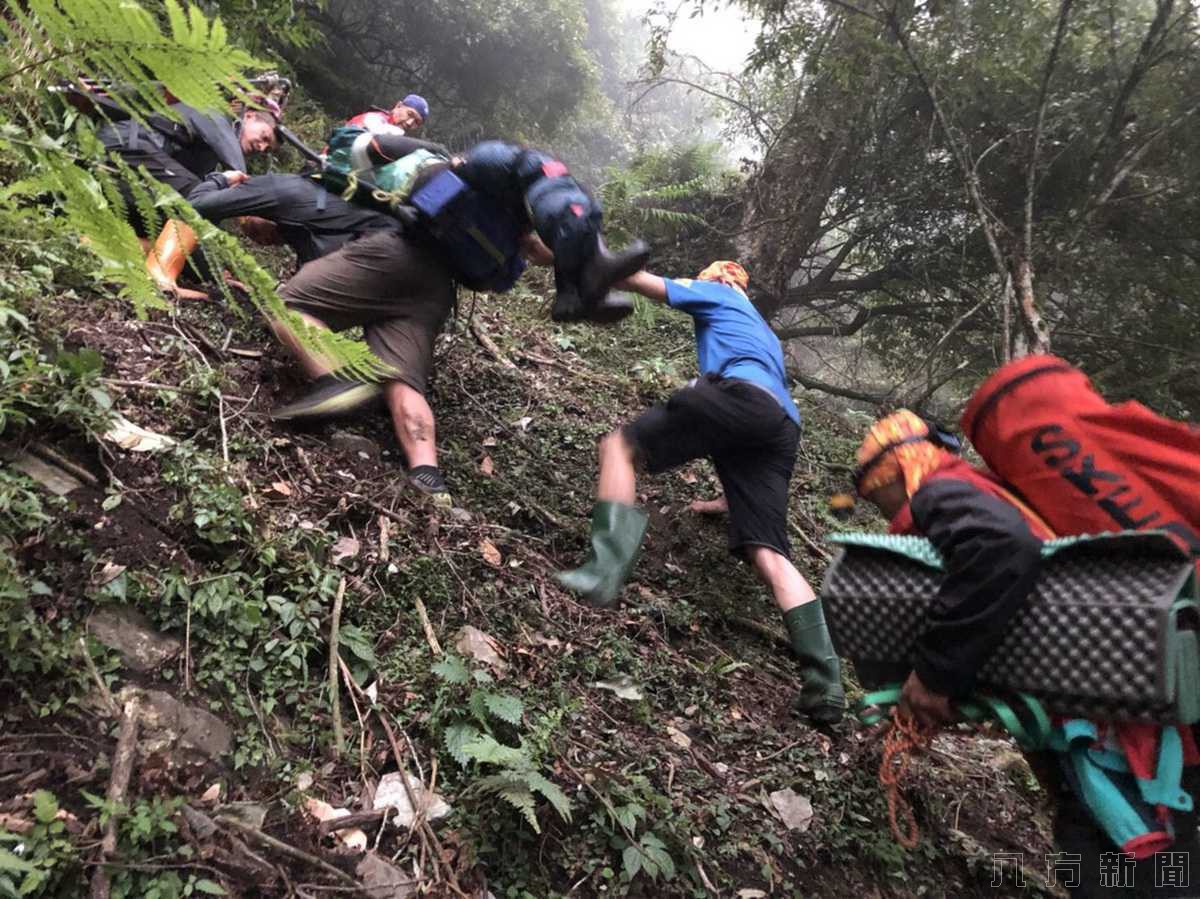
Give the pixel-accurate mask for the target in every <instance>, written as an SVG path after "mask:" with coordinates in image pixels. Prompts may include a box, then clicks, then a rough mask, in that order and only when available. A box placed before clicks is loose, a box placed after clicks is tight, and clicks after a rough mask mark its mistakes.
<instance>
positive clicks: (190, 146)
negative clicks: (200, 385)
mask: <svg viewBox="0 0 1200 899" xmlns="http://www.w3.org/2000/svg"><path fill="white" fill-rule="evenodd" d="M262 102H263V104H264V106H265V108H263V109H247V110H246V111H245V112H243V113H242V115H241V117H240V118H239V119H238V120H237V122H231V121H230V120H228V119H226V118H225V117H224V116H221V115H219V114H215V113H206V112H201V111H200V110H198V109H194V108H192V107H191V106H188V105H186V104H184V103H174V104H172V105H171V108H172V109H173V110H174V111H175V113H176V115H177V116H178V120H173V119H171V118H168V117H167V116H151V117H150V118H149V120H148V121H147V122H139V121H137V120H136V119H133V118H126V119H124V120H121V121H115V122H109V123H108V124H107V125H105V126H104V127H102V128H101V129H100V131H99V133H98V135H97V136H98V137H99V139H100V142H101V143H102V144H103V145H104V148H105V149H106V150H107V151H108V153H109V155H110V156H111V157H113V158H114V159H118V160H120V162H121V163H123V164H125V165H127V166H129V167H130V168H134V169H137V168H142V169H144V170H145V171H146V173H147V174H148V175H150V176H151V177H152V178H154V179H155V180H157V181H161V182H162V183H163V184H167V185H169V186H171V187H173V188H175V189H176V190H177V191H178V192H179V193H180V195H181V196H182V197H183V198H184V199H185V200H188V201H189V202H194V201H195V200H197V199H198V198H199V197H201V196H203V195H204V194H205V193H208V192H211V191H218V190H223V189H225V188H229V187H233V186H235V185H238V184H241V183H243V182H245V181H246V180H247V178H248V177H249V176H248V175H247V174H246V156H248V155H252V154H256V153H267V152H270V151H271V150H273V149H274V148H275V147H276V146H278V138H277V137H276V134H275V129H276V126H277V125H278V123H279V119H278V117H279V107H278V105H276V104H275V103H274V102H273V101H271V100H263V101H262ZM106 108H108V107H107V105H106ZM113 108H114V109H118V110H119V108H117V107H113ZM120 187H121V193H122V195H123V198H124V200H125V206H126V209H127V211H128V214H129V217H130V221H131V223H132V224H133V226H134V230H135V231H137V232H138V235H139V236H140V237H142V238H143V239H145V240H146V246H147V250H148V253H147V256H146V268H147V270H148V271H149V272H150V275H151V277H152V278H153V279H154V281H155V283H157V284H158V285H159V287H160V288H161V289H163V290H164V291H166V292H168V293H172V294H175V295H176V296H180V297H185V298H189V299H204V298H207V294H205V293H202V292H199V291H188V290H182V289H180V288H179V287H178V285H177V284H176V280H177V279H178V277H179V275H180V273H181V272H182V271H183V267H184V265H185V264H186V263H187V259H188V256H189V255H190V254H191V252H192V250H194V249H195V247H196V235H195V233H194V232H193V231H192V229H191V228H190V227H188V225H187V224H186V223H184V222H181V221H179V220H177V219H170V220H168V221H167V223H166V224H165V225H164V226H163V228H162V230H161V232H160V233H159V234H158V236H157V239H156V240H155V243H154V245H153V247H151V246H150V245H149V238H150V237H151V235H152V234H153V232H154V231H155V229H156V228H157V222H145V221H142V216H141V213H140V212H139V211H138V204H137V203H136V202H135V193H134V191H133V190H132V188H131V187H130V185H129V184H128V183H127V182H126V181H124V180H122V182H121V184H120Z"/></svg>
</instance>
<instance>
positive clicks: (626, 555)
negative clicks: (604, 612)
mask: <svg viewBox="0 0 1200 899" xmlns="http://www.w3.org/2000/svg"><path fill="white" fill-rule="evenodd" d="M647 520H648V519H647V516H646V513H645V512H643V511H642V510H641V509H639V508H638V507H637V506H627V505H625V504H624V503H611V502H606V501H603V500H602V501H600V502H597V503H596V505H595V507H594V508H593V509H592V553H591V555H590V556H589V557H588V560H587V561H586V562H584V563H583V564H582V565H581V566H579V567H578V568H576V569H574V570H572V571H562V572H559V573H558V574H557V575H555V577H556V578H557V580H558V582H559V583H560V584H562V585H563V586H564V587H566V588H567V589H568V590H570V591H572V592H573V593H578V594H580V595H581V596H582V597H583V599H584V601H586V602H587V603H588V605H592V606H596V607H597V608H601V609H607V608H611V607H612V606H614V605H616V602H617V596H618V595H620V593H621V588H622V587H624V586H625V578H627V577H629V572H630V571H632V570H633V565H634V563H635V562H636V561H637V556H638V550H639V549H641V547H642V537H644V536H645V535H646V522H647Z"/></svg>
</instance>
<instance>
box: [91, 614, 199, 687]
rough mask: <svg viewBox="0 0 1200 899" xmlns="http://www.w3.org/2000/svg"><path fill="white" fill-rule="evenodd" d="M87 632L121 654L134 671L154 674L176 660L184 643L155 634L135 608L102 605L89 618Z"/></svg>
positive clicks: (122, 659) (144, 617) (147, 621)
mask: <svg viewBox="0 0 1200 899" xmlns="http://www.w3.org/2000/svg"><path fill="white" fill-rule="evenodd" d="M88 632H89V633H90V634H91V635H92V636H93V637H95V638H96V639H97V640H99V641H100V642H101V643H103V644H104V645H105V646H107V647H108V648H109V649H115V650H116V651H117V652H119V653H120V654H121V661H122V662H124V663H125V666H126V667H127V668H132V669H133V670H134V671H142V672H146V671H154V670H155V669H157V668H158V667H159V666H160V665H162V664H163V663H164V662H166V661H167V660H168V659H171V658H174V657H175V656H176V655H178V654H179V651H180V649H182V648H183V647H182V644H181V643H180V642H179V641H178V640H176V639H175V638H174V637H170V636H168V635H166V634H161V633H159V632H158V631H156V630H155V629H154V628H153V627H152V626H151V624H150V622H149V620H147V618H146V616H145V615H143V614H142V613H141V612H139V611H138V610H137V609H135V608H133V607H132V606H120V605H113V606H102V607H100V608H99V609H96V611H94V612H92V614H91V615H90V616H88Z"/></svg>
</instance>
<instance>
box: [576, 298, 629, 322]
mask: <svg viewBox="0 0 1200 899" xmlns="http://www.w3.org/2000/svg"><path fill="white" fill-rule="evenodd" d="M631 315H633V297H631V296H630V295H629V294H627V293H610V294H609V295H608V296H606V297H605V298H604V299H603V300H601V301H600V302H599V303H597V304H596V305H595V306H593V307H592V308H591V309H589V310H588V313H587V320H588V321H590V322H592V323H593V324H597V325H615V324H616V323H617V322H619V321H621V320H622V319H625V318H628V317H629V316H631Z"/></svg>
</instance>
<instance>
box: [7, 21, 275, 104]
mask: <svg viewBox="0 0 1200 899" xmlns="http://www.w3.org/2000/svg"><path fill="white" fill-rule="evenodd" d="M162 9H163V11H164V13H165V17H166V21H167V24H168V25H169V28H170V33H169V34H168V33H166V32H164V30H163V28H162V24H161V23H160V20H159V19H158V18H157V17H155V16H154V15H153V14H152V13H151V12H150V11H149V10H147V9H146V8H145V7H143V6H142V5H141V4H139V3H136V2H132V0H26V2H25V4H24V5H22V4H9V7H8V14H9V15H10V16H11V19H7V20H6V19H5V18H3V17H0V33H2V34H3V36H4V37H5V38H6V39H7V43H8V45H9V46H10V47H20V48H22V51H23V52H22V53H19V54H13V55H11V56H9V57H8V58H7V60H4V61H0V83H3V82H4V81H7V80H9V79H11V78H14V77H16V76H18V75H24V74H31V75H33V76H34V77H35V78H36V79H37V80H38V81H41V82H45V81H47V80H66V81H71V82H77V81H78V80H79V79H80V78H88V79H92V80H111V81H113V82H116V83H118V84H120V85H121V86H122V87H123V88H124V89H125V91H126V93H125V94H124V95H123V102H125V103H127V105H128V106H129V108H130V111H131V112H134V113H135V114H138V115H147V114H150V113H166V112H167V109H166V104H165V102H164V99H163V91H162V89H165V90H166V91H168V92H169V93H171V94H173V95H174V96H175V97H178V98H179V100H181V101H182V102H184V103H187V104H188V105H190V106H195V107H197V108H198V109H210V110H220V109H223V108H225V107H226V105H227V103H228V98H227V96H226V92H227V91H228V92H232V93H233V94H234V95H235V96H236V97H238V98H239V99H246V98H247V96H248V94H249V89H250V86H249V84H248V82H247V80H246V76H245V70H246V69H247V68H249V67H250V66H254V65H257V64H258V63H257V62H256V60H255V59H254V58H253V57H252V56H251V55H250V54H249V53H247V52H246V51H244V50H241V49H239V48H237V47H235V46H233V45H232V44H230V43H229V40H228V35H227V34H226V31H225V26H224V25H222V24H221V20H220V19H218V18H214V19H211V20H210V19H208V18H207V17H206V16H205V15H204V13H203V12H202V11H201V10H200V9H199V7H196V6H188V7H187V8H186V10H185V9H184V8H183V7H182V6H180V4H179V2H178V0H164V2H163V4H162ZM156 82H157V83H156ZM159 85H161V88H160V87H159Z"/></svg>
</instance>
